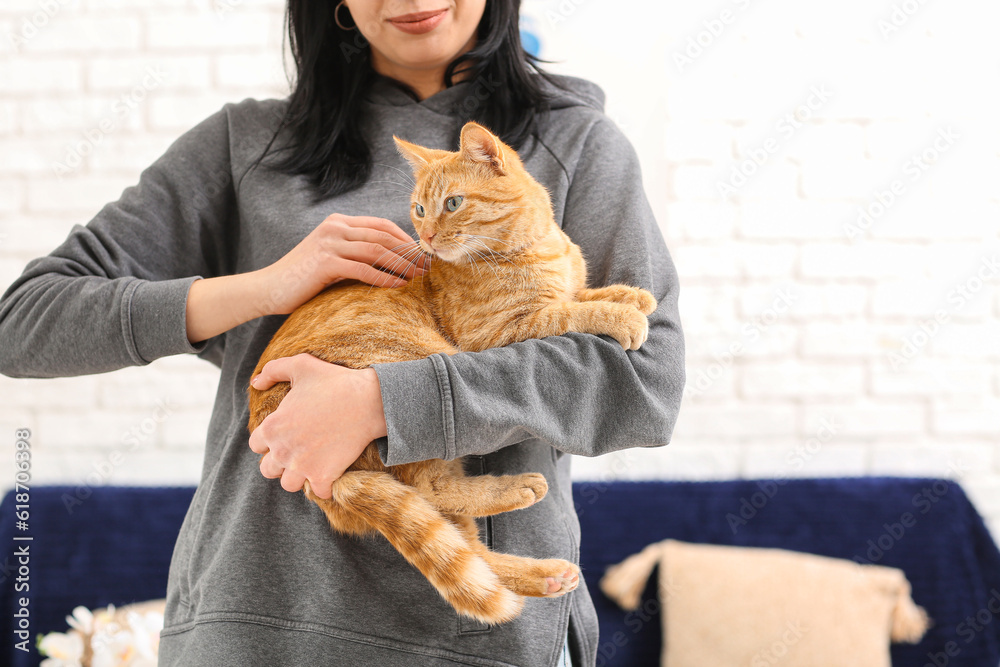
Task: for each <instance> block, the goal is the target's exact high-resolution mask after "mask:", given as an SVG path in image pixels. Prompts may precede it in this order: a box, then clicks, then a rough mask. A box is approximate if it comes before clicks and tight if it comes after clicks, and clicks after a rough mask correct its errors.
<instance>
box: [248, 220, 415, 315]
mask: <svg viewBox="0 0 1000 667" xmlns="http://www.w3.org/2000/svg"><path fill="white" fill-rule="evenodd" d="M422 256H423V253H422V252H419V251H418V250H416V245H415V243H414V241H413V239H411V238H410V237H409V236H407V235H406V232H404V231H403V230H402V229H400V228H399V227H397V226H396V223H394V222H392V221H391V220H386V219H385V218H371V217H364V216H347V215H339V214H334V215H331V216H330V217H328V218H327V219H326V220H324V221H323V222H322V223H320V225H319V227H317V228H316V229H314V230H313V231H312V232H310V233H309V235H308V236H306V237H305V238H304V239H302V241H301V242H300V243H299V244H298V245H297V246H295V247H294V248H292V250H291V251H290V252H289V253H288V254H287V255H285V256H284V257H282V258H281V259H279V260H278V261H277V262H275V263H274V264H272V265H271V266H268V267H267V268H265V269H262V271H261V273H262V274H263V277H264V288H265V293H266V295H267V299H268V303H267V304H266V307H265V310H266V312H265V314H266V315H285V314H288V313H290V312H292V311H293V310H295V309H296V308H298V307H299V306H300V305H302V304H303V303H305V302H306V301H308V300H309V299H311V298H312V297H314V296H316V295H317V294H319V292H320V291H321V290H322V289H323V288H325V287H326V286H327V285H330V284H332V283H335V282H338V281H340V280H344V279H345V278H352V279H354V280H360V281H362V282H365V283H368V284H369V285H376V286H378V287H401V286H402V285H405V284H406V281H405V280H400V279H399V278H397V277H396V276H395V275H393V274H394V273H395V274H402V275H405V276H406V277H407V278H413V277H414V276H417V275H420V274H421V273H422V272H423V269H422V265H421V266H418V265H417V264H414V263H413V262H411V261H410V260H417V261H419V259H418V258H419V257H422Z"/></svg>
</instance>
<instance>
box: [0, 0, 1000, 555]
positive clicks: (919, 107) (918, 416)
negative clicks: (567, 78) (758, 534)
mask: <svg viewBox="0 0 1000 667" xmlns="http://www.w3.org/2000/svg"><path fill="white" fill-rule="evenodd" d="M330 1H333V0H330ZM522 9H523V11H522V14H523V20H522V28H523V30H524V33H525V35H526V44H529V45H531V46H532V48H535V49H537V51H538V53H539V54H540V55H541V56H542V57H543V58H545V59H548V60H551V61H553V62H552V63H551V64H550V65H548V69H549V70H550V71H552V72H556V73H561V74H571V75H575V76H580V77H584V78H588V79H591V80H593V81H595V82H596V83H598V84H600V85H601V86H602V87H603V88H604V90H605V92H606V93H607V113H608V115H609V116H610V117H611V118H613V119H614V120H615V122H616V123H617V124H618V125H619V126H620V127H621V128H622V130H623V131H624V132H625V134H626V135H627V136H628V137H629V138H630V139H631V141H632V142H633V144H634V145H635V147H636V149H637V151H638V153H639V155H640V158H641V161H642V164H643V168H644V180H645V186H646V192H647V195H648V197H649V199H650V202H651V203H652V206H653V209H654V210H655V212H656V214H657V218H658V220H659V222H660V226H661V228H662V230H663V234H664V236H665V237H666V239H667V243H668V246H669V248H670V250H671V252H672V254H673V256H674V259H675V261H676V263H677V268H678V270H679V273H680V278H681V300H680V304H681V314H682V321H683V326H684V330H685V334H686V339H687V372H688V386H687V388H686V391H685V397H684V404H683V406H682V409H681V413H680V419H679V421H678V423H677V428H676V431H675V433H674V439H673V443H672V444H671V445H670V446H669V447H666V448H660V449H655V450H629V451H626V452H620V453H618V454H615V455H612V456H607V457H601V458H597V459H581V458H577V459H576V461H575V463H574V465H575V468H574V475H575V477H576V478H578V479H581V480H592V481H596V482H600V481H602V480H610V479H621V478H624V479H649V478H665V479H693V480H700V479H727V478H739V477H751V478H762V479H772V480H773V479H783V478H787V477H791V476H855V475H915V476H927V477H936V478H951V479H958V480H960V481H961V483H962V484H963V486H964V487H965V489H966V490H967V491H968V492H969V494H970V495H971V497H972V499H973V500H974V502H975V503H976V505H977V507H978V508H979V511H980V512H981V513H982V514H983V515H984V516H985V517H986V518H987V520H988V523H989V524H990V525H991V528H992V529H993V531H994V535H995V536H1000V287H998V286H1000V190H998V183H1000V130H998V124H997V119H998V117H1000V114H998V111H1000V109H998V92H997V88H996V85H995V82H996V77H997V73H998V69H1000V50H998V49H997V47H996V46H995V44H996V41H995V35H994V32H995V26H996V25H998V20H1000V5H998V4H995V3H984V2H961V3H928V2H926V1H925V0H876V1H874V2H872V1H871V0H866V1H865V2H862V1H860V0H846V1H845V2H841V3H836V4H833V5H831V4H818V3H802V2H792V0H771V1H770V2H759V3H758V2H756V1H755V0H717V1H715V2H709V3H648V2H640V0H616V2H614V3H612V2H610V1H609V0H558V1H557V0H544V1H543V0H524V3H523V7H522ZM282 14H283V5H282V3H281V2H280V1H279V0H4V2H3V4H2V6H0V155H2V159H0V286H2V288H5V287H6V286H7V285H9V284H10V283H11V282H12V281H13V280H14V279H15V278H16V277H17V275H18V274H19V273H20V272H21V270H22V268H23V266H24V264H25V263H27V262H28V261H29V260H30V259H32V258H33V257H36V256H39V255H43V254H46V253H48V252H49V251H50V250H52V249H53V248H54V247H55V246H56V245H58V244H59V243H60V242H61V240H62V239H63V238H64V237H65V235H66V234H67V233H68V231H69V230H70V228H71V227H72V226H73V225H75V224H85V223H86V222H87V221H88V220H90V219H91V218H92V217H93V216H94V214H95V213H96V212H97V211H98V210H99V209H100V207H101V206H102V205H103V204H105V203H107V202H109V201H113V200H115V199H117V198H118V196H119V195H120V193H121V191H122V190H123V189H124V188H125V187H127V186H129V185H131V184H133V183H134V182H135V181H136V179H137V178H138V175H139V172H140V171H141V170H142V169H143V168H144V167H145V166H147V165H149V164H150V163H151V162H152V161H153V160H155V159H156V158H157V157H158V156H159V155H160V154H162V152H163V151H164V150H165V149H166V147H167V146H168V145H169V144H170V143H171V142H172V141H173V140H174V139H176V138H177V136H179V135H180V134H181V133H183V132H184V131H185V130H187V129H189V128H190V127H192V126H193V125H195V124H196V123H198V122H199V121H200V120H202V119H203V118H205V117H206V116H208V115H210V114H211V113H213V112H214V111H216V110H217V109H218V108H219V107H221V106H222V105H223V104H225V103H226V102H232V101H239V100H241V99H244V98H246V97H256V98H267V97H283V96H285V95H287V92H288V84H287V80H286V76H285V71H284V68H283V64H282V48H283V47H282V44H283V40H282V36H283V32H282ZM608 194H609V196H614V193H608ZM0 344H3V342H2V341H0ZM217 378H218V373H217V372H216V370H215V368H214V367H213V366H211V365H209V364H208V363H206V362H203V361H200V360H198V359H197V358H194V357H173V358H167V359H161V360H158V361H156V362H154V363H153V364H151V365H150V366H147V367H142V368H130V369H125V370H121V371H117V372H114V373H109V374H104V375H100V376H93V377H82V378H70V379H58V380H11V379H8V378H2V377H0V395H2V396H3V399H2V401H0V451H3V452H6V454H4V455H3V456H2V458H0V460H3V461H9V462H13V460H14V459H13V449H14V444H13V443H14V439H15V438H14V431H15V429H17V428H25V427H27V428H30V429H31V431H32V452H33V466H32V476H33V479H34V481H35V483H39V484H41V483H56V482H58V483H69V484H77V485H81V486H82V487H88V486H89V487H93V486H95V485H103V484H193V483H195V482H197V479H198V477H199V474H200V468H201V457H202V451H203V443H204V438H205V431H206V425H207V422H208V416H209V411H210V408H211V404H212V400H213V398H214V394H215V384H216V381H217ZM8 470H9V471H10V474H8V475H3V476H0V487H3V488H4V489H6V488H9V487H10V486H11V485H12V484H13V474H14V468H13V465H11V466H10V468H9V469H8Z"/></svg>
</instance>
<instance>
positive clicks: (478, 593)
mask: <svg viewBox="0 0 1000 667" xmlns="http://www.w3.org/2000/svg"><path fill="white" fill-rule="evenodd" d="M396 144H397V147H398V149H399V151H400V152H401V153H402V154H403V155H404V156H405V157H406V158H407V160H408V161H409V162H410V163H411V164H412V165H413V169H414V174H415V176H416V187H415V189H414V192H413V198H412V202H411V210H410V216H411V218H412V220H413V225H414V227H415V228H416V230H417V233H418V234H419V237H420V240H419V241H418V242H416V243H414V244H413V245H412V246H409V247H408V249H407V252H413V253H415V252H419V251H422V252H424V253H426V254H427V255H429V256H431V257H432V258H433V259H434V260H440V261H434V262H433V263H432V266H431V269H430V271H429V272H428V273H427V274H425V275H424V276H422V277H421V278H418V279H414V280H411V281H410V282H409V283H408V284H407V285H405V286H403V287H398V288H392V289H388V288H372V287H371V286H369V285H366V284H362V283H359V282H349V283H348V282H345V283H337V284H335V285H334V286H332V287H330V288H328V289H327V290H325V291H323V292H321V293H320V294H318V295H317V296H316V297H314V298H313V299H312V300H310V301H308V302H307V303H305V304H303V305H302V306H300V307H299V308H298V309H297V310H296V311H295V312H293V313H292V314H291V315H290V316H289V318H288V319H287V320H286V321H285V323H284V324H283V325H282V327H281V328H280V329H279V330H278V331H277V333H276V334H275V335H274V337H273V339H272V340H271V342H270V343H269V345H268V347H267V349H266V350H265V351H264V354H263V355H262V357H261V359H260V361H259V362H258V364H257V368H256V370H255V371H254V375H257V374H258V373H260V372H261V369H262V368H263V366H264V364H266V363H267V362H268V361H270V360H272V359H277V358H280V357H287V356H292V355H295V354H299V353H302V352H307V353H309V354H312V355H314V356H316V357H319V358H320V359H323V360H325V361H328V362H332V363H336V364H342V365H344V366H348V367H351V368H365V367H368V366H371V365H373V364H378V363H385V362H391V361H404V360H412V359H422V358H424V357H427V356H430V355H432V354H436V353H444V354H455V353H457V352H459V351H480V350H484V349H486V348H489V347H497V346H502V345H507V344H509V343H513V342H516V341H522V340H525V339H528V338H541V337H544V336H552V335H558V334H562V333H566V332H568V331H577V332H582V333H592V334H607V335H610V336H612V337H614V338H615V339H616V340H617V341H618V342H619V343H620V344H621V345H622V347H623V348H625V349H626V350H635V349H637V348H638V347H639V346H640V345H641V344H642V343H643V342H644V341H645V340H646V335H647V330H648V324H647V320H646V315H647V314H649V313H651V312H653V310H654V309H655V308H656V300H655V299H654V298H653V296H652V295H651V294H650V293H649V292H646V291H645V290H641V289H638V288H634V287H629V286H627V285H612V286H609V287H603V288H599V289H587V288H586V287H585V285H586V266H585V264H584V260H583V255H582V254H581V252H580V249H579V248H578V247H577V246H576V245H575V244H574V243H573V242H572V241H570V239H569V237H568V236H567V235H566V234H565V233H563V231H562V230H561V229H560V228H559V226H558V225H557V224H556V222H555V219H554V217H553V213H552V207H551V204H550V201H549V196H548V192H547V191H546V190H545V188H543V187H542V186H541V185H540V184H539V183H538V182H536V181H535V180H534V179H533V178H532V177H531V176H530V175H529V174H528V173H527V171H525V169H524V166H523V165H522V163H521V160H520V158H519V157H518V155H517V153H516V152H515V151H514V150H513V149H511V148H510V147H509V146H507V145H505V144H503V143H502V142H501V141H500V140H499V139H498V138H497V137H495V136H494V135H493V134H492V133H490V132H489V131H488V130H486V129H485V128H484V127H482V126H480V125H477V124H476V123H468V124H466V125H465V126H464V127H463V128H462V134H461V146H460V149H459V151H458V152H449V151H443V150H434V149H428V148H424V147H421V146H417V145H414V144H410V143H407V142H405V141H401V140H400V139H398V138H397V139H396ZM477 260H483V261H477ZM288 389H289V385H288V383H287V382H283V383H280V384H278V385H275V386H273V387H271V388H270V389H268V390H266V391H263V392H261V391H258V390H256V389H254V388H253V387H250V390H249V391H250V423H249V428H250V431H251V432H252V431H253V430H254V429H255V428H256V427H257V426H258V425H259V424H260V423H261V421H263V419H264V418H265V417H266V416H267V415H268V414H270V413H271V412H273V411H274V410H275V409H276V408H277V406H278V403H279V402H280V401H281V399H282V398H283V397H284V396H285V394H287V393H288ZM547 490H548V485H547V484H546V481H545V477H544V476H543V475H541V474H539V473H525V474H521V475H504V476H494V475H481V476H472V477H469V476H466V475H465V473H464V471H463V468H462V464H461V460H460V459H456V460H453V461H443V460H439V459H434V460H429V461H422V462H418V463H411V464H406V465H397V466H392V467H386V466H385V465H383V463H382V461H381V459H380V457H379V454H378V449H377V448H376V446H375V445H374V444H372V445H369V446H368V448H367V449H366V450H365V451H364V452H363V453H362V455H361V457H360V458H358V460H357V461H356V462H355V463H354V464H353V465H351V467H350V468H349V469H348V470H347V472H345V473H344V475H343V476H342V477H341V478H340V479H338V480H337V481H336V482H334V483H333V498H332V499H331V500H323V499H321V498H318V497H317V496H315V495H314V494H312V492H311V491H310V489H309V486H308V483H307V485H306V489H305V492H306V494H307V496H308V497H309V498H310V499H311V500H313V501H314V502H316V503H317V504H318V505H319V506H320V507H321V508H322V509H323V511H324V513H325V514H326V516H327V518H328V519H329V521H330V525H331V526H333V528H334V529H335V530H338V531H340V532H343V533H347V534H365V533H370V532H372V531H378V532H380V533H381V534H382V535H384V536H385V537H386V539H388V540H389V542H390V543H391V544H392V545H393V546H394V547H395V548H396V549H397V550H398V551H399V552H400V553H401V554H402V555H403V556H404V557H405V558H406V559H407V560H408V561H409V562H410V563H411V564H413V565H414V566H415V567H416V568H418V569H419V570H420V572H421V573H423V574H424V576H426V577H427V579H428V580H429V581H430V582H431V584H432V585H433V586H434V587H435V588H436V589H437V590H438V592H440V594H441V595H442V596H443V597H444V599H445V600H446V601H448V602H449V603H450V604H451V605H452V606H453V607H454V608H455V609H456V610H457V611H458V612H459V613H461V614H465V615H467V616H469V617H472V618H475V619H477V620H479V621H482V622H484V623H490V624H495V623H502V622H505V621H508V620H510V619H512V618H514V617H516V616H517V615H518V614H519V613H520V611H521V608H522V606H523V604H524V598H523V596H534V597H557V596H560V595H564V594H565V593H568V592H569V591H571V590H573V589H575V588H576V586H577V584H578V583H579V572H580V570H579V568H578V567H577V566H576V565H574V564H572V563H570V562H569V561H566V560H562V559H548V560H544V559H533V558H522V557H519V556H514V555H509V554H502V553H496V552H493V551H490V550H489V549H487V548H486V546H485V545H484V544H483V543H482V542H481V541H480V539H479V531H478V528H477V525H476V522H475V521H474V517H483V516H490V515H493V514H499V513H501V512H508V511H511V510H516V509H520V508H523V507H528V506H530V505H532V504H534V503H536V502H538V501H539V500H541V499H542V497H543V496H544V495H545V493H546V491H547ZM547 580H548V581H547ZM553 581H554V582H555V583H553Z"/></svg>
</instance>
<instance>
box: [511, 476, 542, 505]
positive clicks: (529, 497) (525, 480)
mask: <svg viewBox="0 0 1000 667" xmlns="http://www.w3.org/2000/svg"><path fill="white" fill-rule="evenodd" d="M517 481H518V484H520V485H521V497H522V498H523V499H524V503H525V504H524V506H525V507H528V506H529V505H534V504H535V503H537V502H538V501H539V500H541V499H542V498H544V497H545V494H546V493H548V492H549V483H548V482H546V481H545V475H543V474H542V473H540V472H528V473H524V474H523V475H518V476H517Z"/></svg>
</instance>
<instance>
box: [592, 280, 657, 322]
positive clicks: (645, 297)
mask: <svg viewBox="0 0 1000 667" xmlns="http://www.w3.org/2000/svg"><path fill="white" fill-rule="evenodd" d="M579 298H580V300H581V301H610V302H612V303H621V304H624V305H626V306H635V308H636V309H637V310H638V311H639V312H640V313H642V314H643V315H649V314H650V313H652V312H653V311H654V310H656V297H654V296H653V295H652V294H651V293H650V292H648V291H646V290H644V289H642V288H641V287H632V286H631V285H608V286H607V287H598V288H596V289H585V290H582V291H581V292H580V294H579Z"/></svg>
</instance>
